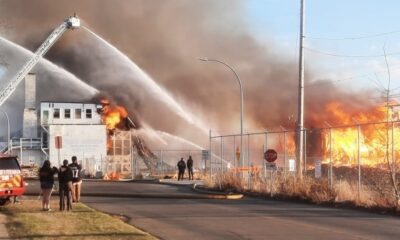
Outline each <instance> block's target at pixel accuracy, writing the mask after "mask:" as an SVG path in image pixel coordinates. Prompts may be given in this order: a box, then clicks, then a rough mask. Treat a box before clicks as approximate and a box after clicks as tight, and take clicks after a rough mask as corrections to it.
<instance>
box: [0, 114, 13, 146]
mask: <svg viewBox="0 0 400 240" xmlns="http://www.w3.org/2000/svg"><path fill="white" fill-rule="evenodd" d="M0 112H2V113H3V114H4V116H6V118H7V152H10V150H11V149H10V118H9V117H8V114H7V112H6V111H4V110H3V109H1V108H0Z"/></svg>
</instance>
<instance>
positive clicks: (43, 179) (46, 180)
mask: <svg viewBox="0 0 400 240" xmlns="http://www.w3.org/2000/svg"><path fill="white" fill-rule="evenodd" d="M57 171H58V169H57V168H56V167H51V164H50V161H49V160H46V161H44V163H43V166H42V167H41V168H40V169H39V180H40V188H41V189H42V194H43V198H42V210H43V211H51V208H50V197H51V192H52V191H53V185H54V174H56V173H57Z"/></svg>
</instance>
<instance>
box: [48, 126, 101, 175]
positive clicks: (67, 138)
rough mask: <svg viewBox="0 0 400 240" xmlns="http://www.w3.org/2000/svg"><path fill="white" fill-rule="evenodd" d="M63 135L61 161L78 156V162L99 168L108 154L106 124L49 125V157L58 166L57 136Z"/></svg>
mask: <svg viewBox="0 0 400 240" xmlns="http://www.w3.org/2000/svg"><path fill="white" fill-rule="evenodd" d="M56 136H61V137H62V148H61V149H60V162H62V161H63V160H64V159H67V160H68V161H71V157H72V156H77V158H78V162H80V163H82V164H84V165H86V166H88V167H90V168H92V169H87V170H88V171H92V170H94V169H95V168H99V166H100V165H101V161H102V160H103V159H104V158H105V157H106V155H107V153H106V152H107V131H106V126H105V125H49V159H50V161H51V162H52V164H53V165H56V166H58V165H59V163H58V149H56V146H55V137H56Z"/></svg>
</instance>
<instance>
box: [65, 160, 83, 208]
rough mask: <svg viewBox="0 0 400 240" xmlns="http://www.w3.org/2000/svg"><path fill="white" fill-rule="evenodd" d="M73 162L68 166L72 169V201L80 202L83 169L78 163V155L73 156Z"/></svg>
mask: <svg viewBox="0 0 400 240" xmlns="http://www.w3.org/2000/svg"><path fill="white" fill-rule="evenodd" d="M71 159H72V163H71V164H70V165H68V167H69V168H70V169H71V171H72V202H79V200H80V198H81V188H82V178H81V171H82V166H81V165H80V164H78V160H77V158H76V156H72V158H71Z"/></svg>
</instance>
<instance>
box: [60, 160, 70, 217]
mask: <svg viewBox="0 0 400 240" xmlns="http://www.w3.org/2000/svg"><path fill="white" fill-rule="evenodd" d="M58 185H59V187H58V189H59V190H58V191H59V195H60V211H64V210H65V198H67V211H69V210H72V204H71V190H72V171H71V168H70V167H68V160H67V159H65V160H64V161H63V165H62V166H61V167H60V169H59V170H58Z"/></svg>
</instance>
